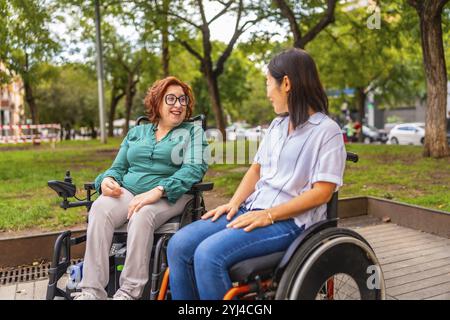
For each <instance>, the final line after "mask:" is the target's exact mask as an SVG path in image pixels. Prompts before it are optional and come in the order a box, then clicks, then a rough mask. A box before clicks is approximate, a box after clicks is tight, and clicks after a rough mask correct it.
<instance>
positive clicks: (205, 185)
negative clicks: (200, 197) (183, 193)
mask: <svg viewBox="0 0 450 320" xmlns="http://www.w3.org/2000/svg"><path fill="white" fill-rule="evenodd" d="M213 188H214V183H213V182H199V183H196V184H194V185H193V186H192V187H191V190H189V191H191V192H197V191H210V190H212V189H213Z"/></svg>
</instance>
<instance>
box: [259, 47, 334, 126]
mask: <svg viewBox="0 0 450 320" xmlns="http://www.w3.org/2000/svg"><path fill="white" fill-rule="evenodd" d="M268 69H269V72H270V74H271V76H272V77H274V78H275V80H276V81H277V83H278V85H281V83H282V81H283V78H284V76H287V77H288V78H289V80H290V82H291V90H290V91H289V93H288V110H289V117H290V120H291V122H292V124H293V125H294V128H296V127H297V126H298V125H301V124H303V123H305V122H306V121H307V120H308V118H309V114H308V108H309V107H310V108H311V109H312V110H314V111H315V112H322V113H325V114H328V98H327V95H326V94H325V90H324V89H323V86H322V83H321V82H320V78H319V73H318V71H317V67H316V63H315V62H314V60H313V58H312V57H311V56H310V55H309V54H308V53H307V52H306V51H305V50H301V49H297V48H293V49H289V50H286V51H283V52H281V53H279V54H278V55H276V56H275V57H274V58H272V60H271V61H270V63H269V66H268Z"/></svg>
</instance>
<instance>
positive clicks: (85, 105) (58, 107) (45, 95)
mask: <svg viewBox="0 0 450 320" xmlns="http://www.w3.org/2000/svg"><path fill="white" fill-rule="evenodd" d="M42 69H46V72H47V73H49V72H51V73H53V77H46V78H45V79H44V80H43V81H41V82H40V83H39V85H38V86H37V87H36V96H37V102H38V103H39V105H41V106H42V108H41V119H42V120H43V121H44V122H46V123H60V124H61V126H62V127H63V128H64V129H65V131H66V133H68V132H70V131H71V129H74V128H80V127H89V128H90V129H91V132H92V133H94V132H95V126H96V124H97V122H98V112H97V102H98V96H97V86H96V81H97V80H96V74H95V72H94V71H93V70H91V69H90V68H89V67H86V66H84V65H81V64H66V65H63V66H54V65H43V66H42ZM69 138H70V136H66V139H69Z"/></svg>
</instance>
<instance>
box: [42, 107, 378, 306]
mask: <svg viewBox="0 0 450 320" xmlns="http://www.w3.org/2000/svg"><path fill="white" fill-rule="evenodd" d="M147 120H148V119H147V118H146V117H140V118H138V120H137V122H136V124H137V125H139V124H140V123H141V122H143V121H147ZM189 121H194V122H199V123H201V125H202V127H203V128H204V129H206V120H205V117H204V116H203V115H199V116H197V117H194V118H192V119H190V120H189ZM347 160H349V161H353V162H357V161H358V156H357V155H356V154H352V153H347ZM48 185H49V187H50V188H52V189H53V190H55V191H56V192H57V193H58V195H59V196H60V197H62V198H63V202H62V203H61V204H60V206H61V207H62V208H63V209H67V208H72V207H79V206H85V207H86V208H87V209H88V210H89V209H90V207H91V205H92V203H93V200H92V198H91V197H92V196H93V190H94V185H93V183H87V184H85V185H84V189H85V190H86V199H85V200H78V199H77V200H78V201H76V202H69V201H68V198H71V197H75V193H76V187H75V185H74V184H72V178H71V177H70V173H67V174H66V178H65V179H64V181H55V180H52V181H48ZM212 189H213V184H212V183H205V182H200V183H198V184H195V185H194V186H193V187H192V188H191V190H190V191H189V192H188V193H189V194H192V195H193V199H192V200H190V201H189V202H188V203H187V205H186V206H185V208H184V210H183V212H181V213H180V215H178V216H176V217H174V218H172V219H171V220H169V221H168V222H167V223H165V224H164V225H163V226H161V227H160V228H159V229H158V230H156V231H155V241H154V243H155V244H154V245H153V248H152V254H151V260H150V265H149V270H150V272H149V274H150V277H149V281H148V283H147V284H146V286H145V289H144V293H143V295H142V298H141V299H144V300H148V299H149V300H165V299H170V298H171V295H170V288H169V285H168V283H169V276H170V270H169V268H168V265H167V256H166V249H167V244H168V241H169V240H170V237H171V236H172V235H173V234H174V233H175V232H176V231H177V230H178V229H180V228H182V227H183V226H185V225H187V224H189V223H191V222H193V221H195V220H198V219H199V218H200V216H201V215H202V214H203V213H205V212H206V209H205V203H204V199H203V192H204V191H209V190H212ZM337 202H338V192H335V193H334V194H333V197H332V199H331V200H330V201H329V202H328V204H327V219H326V220H324V221H321V222H318V223H316V224H314V225H313V226H311V227H309V228H308V229H307V230H305V231H304V232H303V233H302V234H301V235H300V236H299V237H298V238H297V239H296V240H295V241H294V242H293V243H292V244H291V245H290V247H289V248H288V249H287V250H286V251H282V252H276V253H273V254H270V255H266V256H262V257H256V258H252V259H248V260H245V261H241V262H239V263H237V264H235V265H233V266H232V267H231V268H230V269H229V274H230V277H231V279H232V282H233V288H231V289H230V290H229V291H228V292H227V293H226V294H225V296H224V300H230V299H242V300H266V299H268V300H270V299H293V300H297V299H302V300H304V299H307V300H310V299H320V300H339V299H352V300H357V299H363V300H380V299H385V291H386V290H385V283H384V277H383V272H382V270H381V266H380V263H379V262H378V260H377V258H376V256H375V253H374V251H373V250H372V248H371V247H370V245H369V243H368V242H367V241H366V240H365V239H364V238H363V237H362V236H361V235H359V234H358V233H356V232H354V231H352V230H349V229H343V228H338V227H337V220H338V218H337ZM84 241H86V235H83V236H80V237H72V232H71V231H65V232H63V233H62V234H61V235H60V236H59V237H58V238H57V240H56V242H55V246H54V252H53V260H52V263H51V267H50V269H49V271H48V273H49V283H48V287H47V299H48V300H53V299H55V298H56V297H61V298H64V299H72V298H71V296H70V294H71V293H72V292H73V291H74V289H73V288H69V287H66V288H65V290H63V289H61V288H59V287H58V281H59V279H60V278H61V277H62V276H63V275H64V274H66V272H67V269H68V268H69V267H70V266H71V254H70V252H71V246H74V245H77V244H80V243H82V242H84ZM109 256H110V277H109V282H108V285H107V287H106V290H107V293H108V296H109V297H112V296H113V295H114V293H115V292H116V290H117V289H118V287H119V277H120V272H121V270H122V267H123V265H124V262H125V258H126V228H121V229H120V230H116V231H115V233H114V237H113V242H112V246H111V250H110V255H109Z"/></svg>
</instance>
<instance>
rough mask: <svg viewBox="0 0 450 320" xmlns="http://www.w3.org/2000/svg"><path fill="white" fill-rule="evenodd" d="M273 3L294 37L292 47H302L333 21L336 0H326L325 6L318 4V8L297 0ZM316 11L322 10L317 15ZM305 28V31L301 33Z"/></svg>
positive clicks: (276, 0)
mask: <svg viewBox="0 0 450 320" xmlns="http://www.w3.org/2000/svg"><path fill="white" fill-rule="evenodd" d="M273 3H274V4H275V5H276V6H277V7H278V8H279V10H280V13H281V16H282V17H283V18H284V19H286V20H287V21H288V23H289V28H290V29H291V33H292V36H293V38H294V47H295V48H300V49H304V48H305V46H306V45H307V44H308V42H311V41H312V40H314V38H315V37H316V36H317V35H318V34H319V33H320V32H321V31H322V30H323V29H325V28H326V27H327V26H328V25H329V24H330V23H332V22H334V10H335V8H336V3H337V0H327V4H326V7H325V8H323V6H320V8H319V10H317V9H318V8H317V7H316V6H315V5H314V3H313V4H311V2H306V3H304V4H302V2H297V1H289V0H273ZM294 8H296V9H297V10H294ZM320 9H322V10H320ZM296 11H297V12H296ZM317 11H319V12H320V11H323V12H322V13H320V14H319V15H317V14H316V12H317ZM317 16H318V17H317ZM306 28H307V32H306V33H303V31H304V30H305V29H306Z"/></svg>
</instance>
